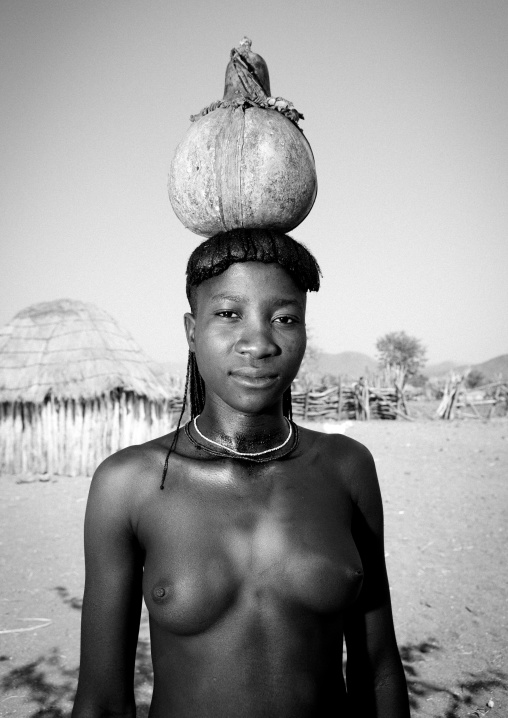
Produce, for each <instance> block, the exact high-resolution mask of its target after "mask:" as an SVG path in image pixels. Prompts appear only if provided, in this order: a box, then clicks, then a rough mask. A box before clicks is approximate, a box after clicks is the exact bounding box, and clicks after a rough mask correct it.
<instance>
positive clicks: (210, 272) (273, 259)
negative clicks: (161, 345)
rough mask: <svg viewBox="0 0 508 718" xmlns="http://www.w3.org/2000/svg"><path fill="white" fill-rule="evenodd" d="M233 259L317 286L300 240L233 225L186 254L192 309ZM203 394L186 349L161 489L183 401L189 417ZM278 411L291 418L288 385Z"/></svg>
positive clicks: (309, 288)
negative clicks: (276, 267)
mask: <svg viewBox="0 0 508 718" xmlns="http://www.w3.org/2000/svg"><path fill="white" fill-rule="evenodd" d="M237 262H263V263H264V264H273V263H276V264H280V266H281V267H282V268H283V269H285V270H286V272H287V273H288V274H289V276H290V277H291V278H292V280H293V281H294V282H295V284H296V285H297V287H299V288H300V289H301V290H302V291H304V292H317V291H318V289H319V277H320V275H321V270H320V268H319V265H318V263H317V261H316V259H315V258H314V256H313V255H312V254H311V253H310V252H309V250H308V249H307V248H306V247H305V246H304V245H303V244H301V243H300V242H297V241H296V240H294V239H293V238H292V237H290V236H289V235H287V234H283V233H282V232H280V231H278V230H274V229H233V230H231V231H229V232H222V233H220V234H216V235H215V236H214V237H211V238H210V239H207V240H206V241H204V242H202V243H201V244H200V245H199V246H198V247H196V249H195V250H194V251H193V252H192V254H191V256H190V257H189V261H188V263H187V282H186V292H187V298H188V300H189V304H190V306H191V310H192V311H193V312H195V309H196V289H197V287H198V286H199V285H200V284H201V282H204V281H205V280H207V279H211V278H212V277H216V276H217V275H219V274H222V272H225V271H226V270H227V269H228V268H229V267H230V266H231V265H232V264H235V263H237ZM205 396H206V394H205V382H204V381H203V378H202V376H201V374H200V373H199V369H198V365H197V362H196V355H195V354H194V352H191V351H189V357H188V361H187V373H186V376H185V389H184V396H183V404H182V410H181V412H180V416H179V418H178V423H177V426H176V431H175V434H174V436H173V440H172V442H171V445H170V447H169V451H168V453H167V455H166V460H165V462H164V469H163V472H162V481H161V486H160V488H161V489H164V482H165V480H166V474H167V471H168V462H169V457H170V454H171V453H172V452H173V451H174V450H175V447H176V444H177V441H178V435H179V432H180V425H181V423H182V418H183V415H184V412H185V409H186V408H187V403H188V404H189V413H190V418H191V420H192V419H194V418H195V417H196V416H198V415H199V414H201V412H202V411H203V408H204V406H205ZM282 411H283V414H284V416H285V417H287V418H288V419H289V420H291V418H292V409H291V387H289V388H288V389H286V391H285V392H284V394H283V397H282Z"/></svg>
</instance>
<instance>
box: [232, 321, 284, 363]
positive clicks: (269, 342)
mask: <svg viewBox="0 0 508 718" xmlns="http://www.w3.org/2000/svg"><path fill="white" fill-rule="evenodd" d="M236 351H237V352H239V353H240V354H250V356H251V357H253V358H254V359H264V358H265V357H270V356H276V355H277V354H279V352H280V349H279V347H278V346H277V344H276V343H275V342H274V341H273V337H272V333H271V331H270V329H269V328H268V327H262V326H259V325H256V326H245V327H244V329H243V332H242V335H241V337H240V338H239V339H238V341H237V342H236Z"/></svg>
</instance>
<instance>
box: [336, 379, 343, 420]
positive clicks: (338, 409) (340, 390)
mask: <svg viewBox="0 0 508 718" xmlns="http://www.w3.org/2000/svg"><path fill="white" fill-rule="evenodd" d="M338 394H339V403H338V405H337V419H338V420H339V421H340V415H341V412H342V377H340V376H339V392H338Z"/></svg>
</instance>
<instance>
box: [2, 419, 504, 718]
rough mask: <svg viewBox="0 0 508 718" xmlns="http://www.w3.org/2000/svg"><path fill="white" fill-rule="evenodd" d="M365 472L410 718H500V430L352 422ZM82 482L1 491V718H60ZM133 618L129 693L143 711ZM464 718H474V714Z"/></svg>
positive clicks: (143, 661) (24, 483)
mask: <svg viewBox="0 0 508 718" xmlns="http://www.w3.org/2000/svg"><path fill="white" fill-rule="evenodd" d="M346 433H347V434H348V435H350V436H352V437H354V438H356V439H358V440H359V441H361V442H363V443H364V444H366V445H367V446H368V447H369V448H370V450H371V451H372V453H373V454H374V458H375V459H376V463H377V466H378V473H379V477H380V483H381V488H382V492H383V498H384V506H385V533H386V560H387V565H388V572H389V578H390V585H391V593H392V602H393V609H394V617H395V627H396V631H397V638H398V642H399V646H400V651H401V655H402V658H403V662H404V667H405V671H406V676H407V681H408V685H409V690H410V696H411V704H412V716H413V718H416V717H418V718H420V717H421V718H423V716H433V717H436V718H437V717H439V718H452V717H457V718H458V717H462V716H467V715H482V714H483V713H481V712H480V711H483V710H486V708H485V705H486V703H487V701H488V700H489V699H492V700H493V701H494V707H493V708H492V709H491V711H490V713H489V718H501V717H503V718H505V717H506V716H507V715H508V660H507V655H508V611H507V608H508V605H507V604H508V591H507V585H508V584H507V579H508V551H507V533H508V471H507V467H508V419H506V418H505V419H493V420H491V421H490V422H483V421H473V420H470V421H467V420H462V421H455V422H442V421H428V420H427V421H425V420H423V419H422V420H419V421H415V422H412V423H409V422H405V421H402V420H399V421H395V422H389V421H384V422H383V421H371V422H365V423H364V422H355V423H354V424H353V425H351V426H349V427H348V428H347V432H346ZM89 485H90V481H89V480H88V479H85V478H76V479H71V478H66V477H54V478H52V479H50V480H49V481H39V480H35V481H33V480H29V479H23V478H20V477H12V476H2V477H0V487H1V492H2V501H1V509H0V512H1V513H0V561H1V566H2V582H1V585H0V715H2V716H16V717H19V718H22V717H23V718H24V717H28V716H30V717H31V718H35V717H36V716H37V717H48V718H59V717H60V716H66V715H68V712H69V710H70V708H71V705H72V697H73V694H74V691H75V686H76V680H77V672H78V668H77V667H78V662H79V624H80V609H81V596H82V590H83V560H82V523H83V515H84V510H85V503H86V496H87V492H88V487H89ZM149 655H150V646H149V637H148V629H147V618H146V612H145V613H144V614H143V620H142V627H141V633H140V641H139V647H138V660H137V666H136V687H137V688H136V690H137V696H138V714H139V715H140V716H146V715H147V712H148V706H149V702H150V685H151V667H150V658H149ZM475 711H477V712H475Z"/></svg>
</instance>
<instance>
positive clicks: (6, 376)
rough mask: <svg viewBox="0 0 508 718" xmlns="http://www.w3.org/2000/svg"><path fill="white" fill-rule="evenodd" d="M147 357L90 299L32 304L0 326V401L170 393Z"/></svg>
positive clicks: (162, 396)
mask: <svg viewBox="0 0 508 718" xmlns="http://www.w3.org/2000/svg"><path fill="white" fill-rule="evenodd" d="M149 362H150V360H149V358H148V357H147V356H146V355H145V354H144V353H143V352H142V350H141V349H140V347H139V346H138V345H137V344H136V342H135V341H134V340H133V339H132V337H131V336H130V334H129V333H128V332H127V331H126V330H125V329H123V328H122V327H120V326H119V325H118V324H117V322H116V321H115V320H114V319H113V318H112V317H110V315H109V314H108V313H107V312H105V311H103V310H102V309H98V308H97V307H95V306H94V305H93V304H85V303H84V302H78V301H73V300H70V299H61V300H57V301H54V302H42V303H41V304H34V305H33V306H31V307H28V308H27V309H24V310H23V311H21V312H19V313H18V314H16V316H15V317H14V319H13V320H12V321H11V322H10V323H9V324H7V325H6V326H5V327H3V328H2V329H0V402H9V403H14V402H30V403H33V404H39V403H42V402H43V401H44V400H45V399H46V398H48V397H53V398H54V399H71V398H72V399H85V400H86V399H94V398H98V397H100V396H104V395H107V394H109V393H110V392H111V391H113V390H115V389H123V390H124V391H127V392H132V393H134V394H137V395H138V396H143V397H147V398H148V399H153V400H161V399H166V398H169V394H168V390H167V389H166V387H165V386H164V385H163V384H162V382H161V381H160V380H159V379H158V378H157V376H156V375H155V374H154V372H153V371H152V369H151V368H150V365H149Z"/></svg>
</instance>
